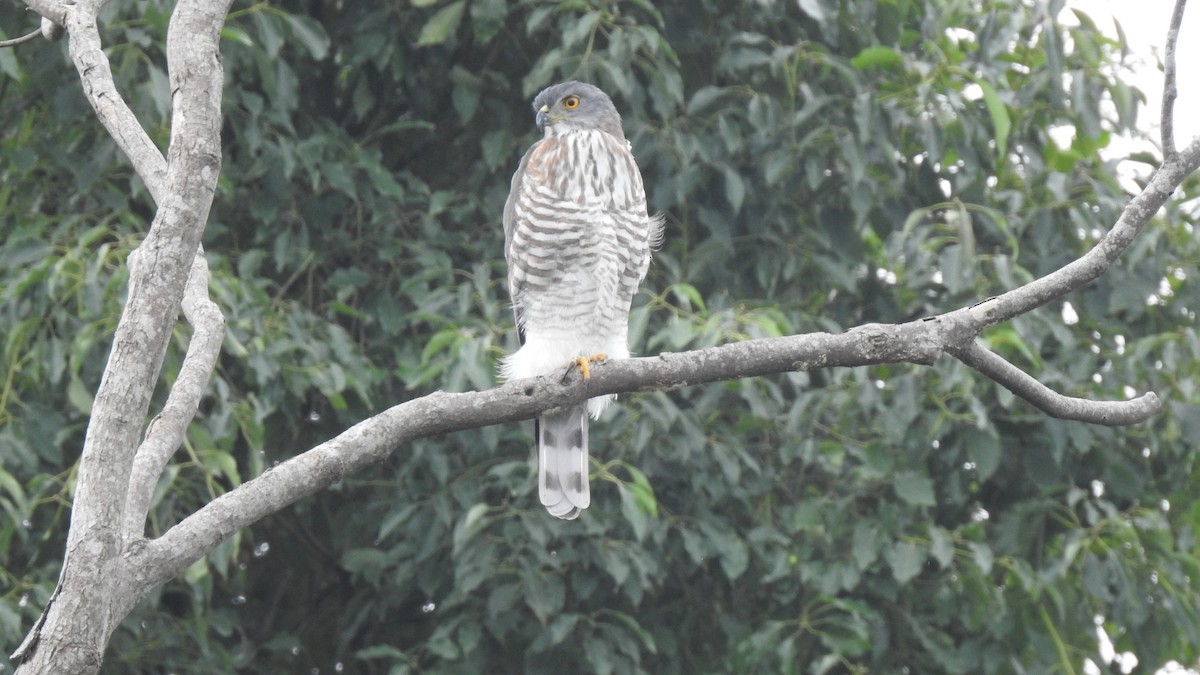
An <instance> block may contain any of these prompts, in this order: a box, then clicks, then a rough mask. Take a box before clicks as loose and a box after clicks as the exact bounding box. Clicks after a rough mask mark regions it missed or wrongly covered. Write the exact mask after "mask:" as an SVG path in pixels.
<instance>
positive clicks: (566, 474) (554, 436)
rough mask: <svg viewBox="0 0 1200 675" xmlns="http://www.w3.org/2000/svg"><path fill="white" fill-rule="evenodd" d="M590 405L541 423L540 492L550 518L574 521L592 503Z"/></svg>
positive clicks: (541, 419)
mask: <svg viewBox="0 0 1200 675" xmlns="http://www.w3.org/2000/svg"><path fill="white" fill-rule="evenodd" d="M587 413H588V409H587V403H586V402H584V403H580V404H579V405H574V406H569V407H566V408H555V409H554V410H551V411H550V412H547V413H543V414H542V416H541V417H539V418H538V420H537V451H538V493H539V495H540V496H541V499H542V504H543V505H544V506H545V507H546V510H547V511H549V512H550V515H552V516H557V517H559V518H563V519H565V520H574V519H575V518H578V517H579V512H580V511H582V510H583V509H586V508H587V507H588V504H591V503H592V496H591V490H590V488H589V486H588V414H587Z"/></svg>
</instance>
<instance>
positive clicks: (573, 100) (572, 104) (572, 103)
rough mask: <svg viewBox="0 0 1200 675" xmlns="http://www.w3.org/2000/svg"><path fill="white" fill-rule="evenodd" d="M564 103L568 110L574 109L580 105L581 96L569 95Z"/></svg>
mask: <svg viewBox="0 0 1200 675" xmlns="http://www.w3.org/2000/svg"><path fill="white" fill-rule="evenodd" d="M562 104H563V107H564V108H566V109H567V110H574V109H576V108H578V107H579V97H578V96H568V97H566V98H564V99H563V100H562Z"/></svg>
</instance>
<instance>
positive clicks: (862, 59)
mask: <svg viewBox="0 0 1200 675" xmlns="http://www.w3.org/2000/svg"><path fill="white" fill-rule="evenodd" d="M903 63H904V57H903V56H902V55H901V54H900V53H899V52H897V51H896V50H894V49H892V48H891V47H883V46H880V45H875V46H873V47H867V48H865V49H863V50H862V51H860V52H859V53H858V54H857V55H856V56H855V57H854V58H852V59H850V65H852V66H854V67H855V68H857V69H859V70H869V69H871V68H893V67H895V66H899V65H901V64H903Z"/></svg>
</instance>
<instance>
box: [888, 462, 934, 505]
mask: <svg viewBox="0 0 1200 675" xmlns="http://www.w3.org/2000/svg"><path fill="white" fill-rule="evenodd" d="M892 488H893V489H895V490H896V496H898V497H900V498H901V499H903V500H904V501H906V502H908V503H909V504H912V505H913V506H934V505H936V504H937V500H936V499H935V497H934V494H933V481H932V480H930V479H929V477H928V476H922V475H921V474H919V473H916V472H914V471H901V472H899V473H897V474H896V475H895V477H894V478H893V479H892Z"/></svg>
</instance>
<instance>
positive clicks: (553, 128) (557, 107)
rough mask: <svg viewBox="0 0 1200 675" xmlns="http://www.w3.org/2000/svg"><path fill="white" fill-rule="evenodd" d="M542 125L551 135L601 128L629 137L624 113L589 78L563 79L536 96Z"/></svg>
mask: <svg viewBox="0 0 1200 675" xmlns="http://www.w3.org/2000/svg"><path fill="white" fill-rule="evenodd" d="M533 112H534V116H535V119H536V120H537V125H538V129H540V130H541V131H542V133H543V134H545V135H547V136H554V135H558V134H562V133H568V132H571V131H586V130H591V129H598V130H600V131H606V132H608V133H610V134H612V135H613V136H616V137H617V138H622V139H623V138H625V132H623V131H622V130H621V115H620V114H619V113H618V112H617V108H616V106H614V105H613V102H612V99H610V98H609V97H608V94H605V93H604V92H603V91H601V90H600V88H599V87H596V86H595V85H591V84H587V83H586V82H575V81H571V82H563V83H561V84H555V85H552V86H550V87H546V88H545V89H543V90H542V92H541V93H540V94H538V95H537V96H536V97H535V98H534V99H533Z"/></svg>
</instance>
